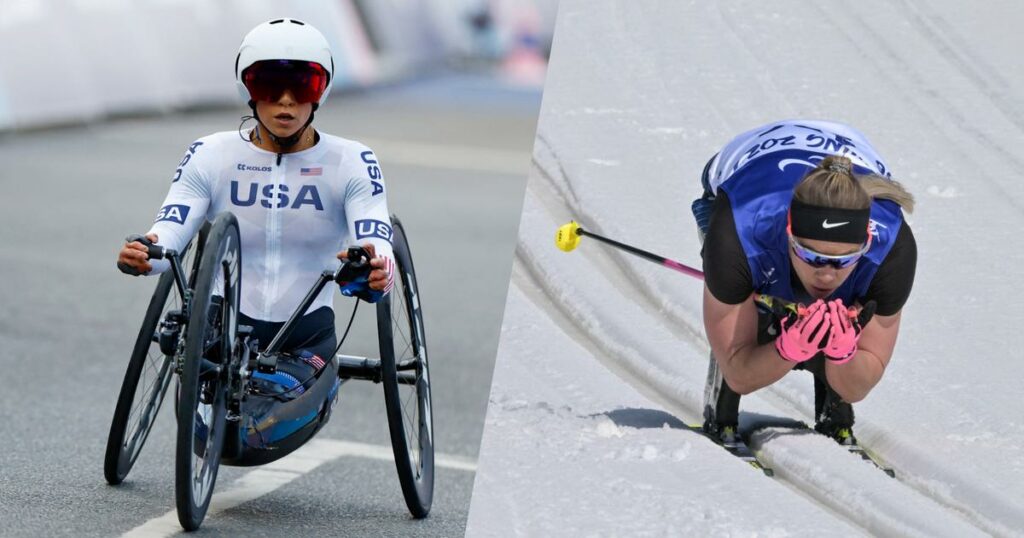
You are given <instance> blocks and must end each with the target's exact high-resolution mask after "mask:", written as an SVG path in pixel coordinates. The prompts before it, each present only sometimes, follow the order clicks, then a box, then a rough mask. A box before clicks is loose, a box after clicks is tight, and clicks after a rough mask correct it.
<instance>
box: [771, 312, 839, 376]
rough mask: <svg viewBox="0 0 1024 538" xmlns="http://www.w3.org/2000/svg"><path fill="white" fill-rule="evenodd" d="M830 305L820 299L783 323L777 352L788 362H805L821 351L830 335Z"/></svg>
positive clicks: (777, 343)
mask: <svg viewBox="0 0 1024 538" xmlns="http://www.w3.org/2000/svg"><path fill="white" fill-rule="evenodd" d="M828 314H829V309H828V305H826V304H825V302H824V301H822V300H821V299H818V300H817V301H815V302H814V303H813V304H811V306H809V307H807V308H806V310H804V309H801V312H800V314H799V315H797V316H795V317H790V318H788V319H785V320H783V321H782V334H781V335H779V337H778V338H776V339H775V350H776V351H778V352H779V356H781V357H782V358H783V359H786V360H787V361H792V362H804V361H806V360H808V359H810V358H812V357H814V356H815V355H817V354H818V352H819V351H821V342H822V340H824V339H825V337H826V336H828V335H829V333H830V331H829V328H830V327H831V323H832V322H831V320H830V319H829V315H828Z"/></svg>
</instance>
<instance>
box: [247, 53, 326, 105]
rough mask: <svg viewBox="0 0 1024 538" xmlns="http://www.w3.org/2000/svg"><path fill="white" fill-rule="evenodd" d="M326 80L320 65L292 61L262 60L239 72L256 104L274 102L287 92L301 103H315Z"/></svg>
mask: <svg viewBox="0 0 1024 538" xmlns="http://www.w3.org/2000/svg"><path fill="white" fill-rule="evenodd" d="M329 79H330V75H329V74H328V73H327V70H326V69H324V67H323V66H322V65H320V64H318V63H315V62H300V61H295V60H264V61H262V62H256V63H254V64H252V65H250V66H249V67H248V68H246V69H245V71H243V72H242V82H243V83H244V84H245V87H246V89H248V90H249V95H250V96H251V97H252V99H253V100H255V101H271V102H274V101H277V100H278V99H280V98H281V94H283V93H284V92H285V90H288V91H291V93H292V96H294V97H295V100H296V101H298V102H300V103H316V102H318V101H319V100H320V96H321V95H323V93H324V90H326V89H327V82H328V81H329Z"/></svg>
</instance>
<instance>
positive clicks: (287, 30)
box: [235, 18, 334, 105]
mask: <svg viewBox="0 0 1024 538" xmlns="http://www.w3.org/2000/svg"><path fill="white" fill-rule="evenodd" d="M265 60H293V61H305V62H314V63H317V64H320V66H321V67H323V68H324V69H325V70H326V71H327V77H328V78H327V85H326V88H324V91H323V93H322V94H320V99H319V100H318V101H317V105H320V104H323V102H324V100H325V99H327V94H329V93H331V84H332V83H333V82H334V58H333V57H332V56H331V46H330V45H329V44H328V43H327V39H326V38H324V35H323V34H321V33H320V31H319V30H317V29H316V28H313V27H312V26H311V25H309V24H307V23H305V22H302V21H300V20H296V19H287V18H283V19H273V20H269V21H267V22H265V23H263V24H260V25H259V26H257V27H255V28H253V29H252V31H251V32H249V33H248V34H246V36H245V38H244V39H242V44H241V46H239V47H238V57H237V58H236V59H235V83H236V84H237V85H238V92H239V94H241V96H242V98H243V99H245V100H246V101H247V102H248V101H252V100H253V97H252V95H250V93H249V89H248V88H246V87H245V83H244V82H243V81H242V73H243V72H244V71H245V70H246V69H247V68H249V67H251V66H252V65H253V64H254V63H256V62H262V61H265Z"/></svg>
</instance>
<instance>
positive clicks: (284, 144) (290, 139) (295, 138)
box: [249, 100, 320, 149]
mask: <svg viewBox="0 0 1024 538" xmlns="http://www.w3.org/2000/svg"><path fill="white" fill-rule="evenodd" d="M249 108H251V109H252V117H253V118H256V123H258V124H259V126H260V127H263V129H262V130H263V131H266V133H267V136H269V137H270V140H271V141H272V142H273V143H275V144H277V147H279V148H281V149H288V148H290V147H292V146H294V145H295V144H297V143H298V142H299V140H300V139H301V138H302V133H305V132H306V127H309V124H311V123H313V116H315V115H316V109H318V108H320V103H313V111H312V112H310V113H309V119H308V120H306V123H305V124H303V125H302V127H301V128H299V130H298V131H295V132H294V133H292V134H291V135H289V136H277V135H275V134H274V133H273V132H272V131H271V130H270V129H268V128H267V126H266V125H264V124H263V120H261V119H260V116H259V114H258V113H257V112H256V101H253V100H250V101H249ZM260 131H261V129H256V135H255V136H256V139H257V140H260V141H262V138H261V137H260Z"/></svg>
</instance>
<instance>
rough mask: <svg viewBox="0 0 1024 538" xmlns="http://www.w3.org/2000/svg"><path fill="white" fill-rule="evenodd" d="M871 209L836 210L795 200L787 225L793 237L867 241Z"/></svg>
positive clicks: (860, 242) (848, 241)
mask: <svg viewBox="0 0 1024 538" xmlns="http://www.w3.org/2000/svg"><path fill="white" fill-rule="evenodd" d="M870 220H871V208H870V207H868V208H865V209H839V208H835V207H823V206H817V205H810V204H805V203H803V202H801V201H799V200H796V199H794V200H793V202H792V203H791V204H790V206H789V228H790V233H792V234H793V236H795V237H802V238H804V239H817V240H820V241H835V242H837V243H856V244H858V245H862V244H864V243H865V242H867V240H868V222H869V221H870Z"/></svg>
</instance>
